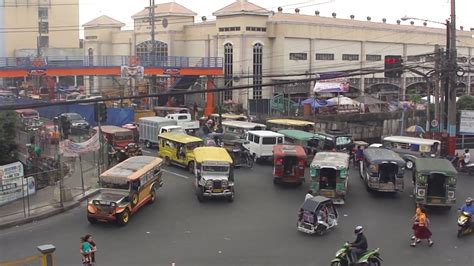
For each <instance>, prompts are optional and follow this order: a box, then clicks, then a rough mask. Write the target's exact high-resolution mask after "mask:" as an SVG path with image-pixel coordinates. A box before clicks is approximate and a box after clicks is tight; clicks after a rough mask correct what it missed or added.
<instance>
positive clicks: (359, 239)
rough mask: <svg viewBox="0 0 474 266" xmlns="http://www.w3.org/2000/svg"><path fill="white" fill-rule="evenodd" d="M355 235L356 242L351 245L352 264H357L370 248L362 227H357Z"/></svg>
mask: <svg viewBox="0 0 474 266" xmlns="http://www.w3.org/2000/svg"><path fill="white" fill-rule="evenodd" d="M354 234H355V235H356V240H355V241H354V242H352V243H350V244H349V251H350V255H351V256H350V259H351V261H352V263H355V262H357V260H358V259H359V256H360V255H362V254H364V252H366V251H367V248H368V243H367V238H366V237H365V235H364V228H363V227H362V226H360V225H358V226H356V227H355V229H354Z"/></svg>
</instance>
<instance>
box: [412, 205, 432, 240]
mask: <svg viewBox="0 0 474 266" xmlns="http://www.w3.org/2000/svg"><path fill="white" fill-rule="evenodd" d="M428 225H429V222H428V217H427V216H426V211H425V210H424V209H423V208H422V207H420V206H418V207H417V208H416V214H415V222H414V224H413V227H412V228H413V231H414V233H415V236H414V237H412V239H413V242H412V243H411V246H412V247H416V244H418V243H420V242H421V240H422V239H427V240H428V245H429V246H430V247H431V246H432V245H433V240H432V239H431V235H432V234H431V231H430V229H429V228H428Z"/></svg>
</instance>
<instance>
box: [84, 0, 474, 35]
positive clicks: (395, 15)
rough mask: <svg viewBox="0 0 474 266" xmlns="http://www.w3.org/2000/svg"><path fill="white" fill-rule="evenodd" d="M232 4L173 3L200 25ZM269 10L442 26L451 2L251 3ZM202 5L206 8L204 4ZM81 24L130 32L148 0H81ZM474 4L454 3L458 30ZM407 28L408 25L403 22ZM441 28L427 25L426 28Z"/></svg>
mask: <svg viewBox="0 0 474 266" xmlns="http://www.w3.org/2000/svg"><path fill="white" fill-rule="evenodd" d="M170 1H173V0H155V4H159V3H165V2H170ZM234 1H235V0H175V1H174V2H177V3H179V4H181V5H183V6H185V7H187V8H189V9H191V10H193V11H194V12H196V13H198V16H197V18H196V20H197V21H200V18H201V17H202V16H206V17H207V19H208V20H212V19H213V17H212V13H213V12H214V11H216V10H218V9H220V8H222V7H224V6H226V5H228V4H231V3H232V2H234ZM250 2H252V3H254V4H257V5H259V6H261V7H264V8H267V9H269V10H273V11H276V10H277V8H278V7H279V6H281V7H283V11H284V12H291V13H292V12H294V10H295V8H299V9H300V10H301V11H300V13H304V14H314V11H316V10H318V11H320V15H321V16H327V17H330V16H331V14H332V13H333V12H336V14H337V17H339V18H349V16H350V15H352V14H353V15H355V19H359V20H366V17H367V16H370V17H371V18H372V21H382V18H386V19H387V23H393V24H395V23H396V21H397V19H400V18H401V17H404V16H408V17H415V18H420V19H428V20H432V21H438V22H444V21H445V20H446V19H447V18H449V16H450V0H250ZM204 3H205V4H204ZM80 5H81V7H80V24H81V25H83V24H85V23H86V22H88V21H90V20H92V19H94V18H96V17H98V16H101V15H108V16H110V17H113V18H115V19H117V20H119V21H122V22H123V23H125V24H127V26H126V27H124V28H123V29H129V30H130V29H132V25H133V21H132V19H131V16H132V15H134V14H135V13H137V12H139V11H141V10H142V9H143V8H144V7H145V6H148V5H149V0H80ZM472 10H474V0H456V12H457V26H458V28H459V26H464V30H469V29H470V28H474V16H473V15H472ZM402 23H404V24H409V21H405V22H402ZM422 23H423V21H415V24H416V25H422ZM430 25H431V26H433V27H443V26H442V25H436V24H433V23H429V26H430Z"/></svg>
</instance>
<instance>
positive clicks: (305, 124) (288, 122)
mask: <svg viewBox="0 0 474 266" xmlns="http://www.w3.org/2000/svg"><path fill="white" fill-rule="evenodd" d="M267 125H268V128H269V129H270V130H272V131H278V130H282V129H297V130H303V131H306V132H313V131H314V126H315V123H314V122H310V121H303V120H296V119H271V120H268V121H267Z"/></svg>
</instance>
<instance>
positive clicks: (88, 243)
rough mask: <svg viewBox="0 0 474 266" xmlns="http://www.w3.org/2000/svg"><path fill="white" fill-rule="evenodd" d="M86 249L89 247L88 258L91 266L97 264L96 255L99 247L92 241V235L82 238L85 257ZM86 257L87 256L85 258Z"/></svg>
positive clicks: (82, 249) (82, 252) (82, 250)
mask: <svg viewBox="0 0 474 266" xmlns="http://www.w3.org/2000/svg"><path fill="white" fill-rule="evenodd" d="M84 247H86V248H87V247H89V252H88V257H89V264H91V263H95V253H96V252H97V245H96V243H95V242H94V240H93V239H92V235H90V234H87V235H85V236H84V237H82V238H81V254H82V255H83V256H84V255H85V252H84ZM84 257H85V256H84Z"/></svg>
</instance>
